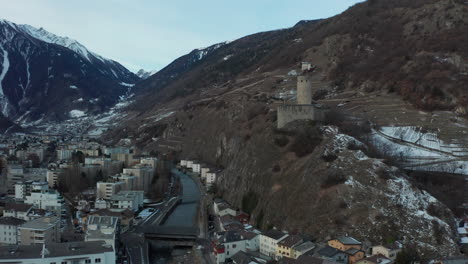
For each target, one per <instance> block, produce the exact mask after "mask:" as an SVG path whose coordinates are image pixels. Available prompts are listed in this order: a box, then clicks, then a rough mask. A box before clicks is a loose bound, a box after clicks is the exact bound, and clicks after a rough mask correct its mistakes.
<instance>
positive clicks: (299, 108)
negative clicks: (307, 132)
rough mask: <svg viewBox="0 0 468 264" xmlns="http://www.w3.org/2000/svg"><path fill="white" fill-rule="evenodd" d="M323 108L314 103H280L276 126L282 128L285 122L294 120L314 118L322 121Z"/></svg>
mask: <svg viewBox="0 0 468 264" xmlns="http://www.w3.org/2000/svg"><path fill="white" fill-rule="evenodd" d="M324 116H325V110H324V109H321V108H318V107H316V106H315V105H280V106H278V120H277V126H278V128H283V127H284V126H285V125H286V124H288V123H290V122H292V121H295V120H316V121H322V120H323V119H324Z"/></svg>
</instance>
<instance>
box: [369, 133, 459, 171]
mask: <svg viewBox="0 0 468 264" xmlns="http://www.w3.org/2000/svg"><path fill="white" fill-rule="evenodd" d="M372 140H373V143H374V145H375V146H377V147H378V148H379V149H380V150H381V151H383V152H385V153H386V154H387V155H391V156H393V157H395V158H398V159H400V161H401V162H402V163H403V164H404V166H405V167H406V168H408V169H418V170H427V171H440V172H450V173H460V174H465V175H468V149H467V148H466V147H465V146H464V145H463V144H461V143H457V142H452V143H447V142H444V141H442V140H441V139H439V137H438V136H437V134H436V133H435V132H429V131H424V130H422V129H421V128H418V127H411V126H404V127H382V128H381V129H380V130H379V131H374V132H373V134H372Z"/></svg>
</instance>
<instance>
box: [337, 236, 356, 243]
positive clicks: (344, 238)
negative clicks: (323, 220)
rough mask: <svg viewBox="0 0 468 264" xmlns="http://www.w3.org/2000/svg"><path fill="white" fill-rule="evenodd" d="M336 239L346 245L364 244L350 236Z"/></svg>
mask: <svg viewBox="0 0 468 264" xmlns="http://www.w3.org/2000/svg"><path fill="white" fill-rule="evenodd" d="M336 240H338V241H340V242H341V243H342V244H344V245H362V243H361V242H360V241H359V240H357V239H355V238H353V237H348V236H343V237H339V238H337V239H336Z"/></svg>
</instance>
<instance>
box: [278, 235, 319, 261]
mask: <svg viewBox="0 0 468 264" xmlns="http://www.w3.org/2000/svg"><path fill="white" fill-rule="evenodd" d="M313 248H315V244H314V243H312V242H310V241H306V240H304V238H303V237H302V236H301V235H290V236H288V237H287V238H285V239H283V240H282V241H280V242H279V243H278V247H277V249H276V257H275V258H276V259H277V260H278V259H281V258H283V257H287V258H293V259H297V258H298V257H299V256H301V255H303V254H305V253H306V252H309V251H310V250H312V249H313Z"/></svg>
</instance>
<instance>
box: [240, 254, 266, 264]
mask: <svg viewBox="0 0 468 264" xmlns="http://www.w3.org/2000/svg"><path fill="white" fill-rule="evenodd" d="M270 260H271V258H268V257H265V256H262V255H260V254H258V253H257V252H244V251H239V252H237V253H236V254H234V256H232V257H231V261H232V263H233V264H266V263H267V262H268V261H270Z"/></svg>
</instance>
